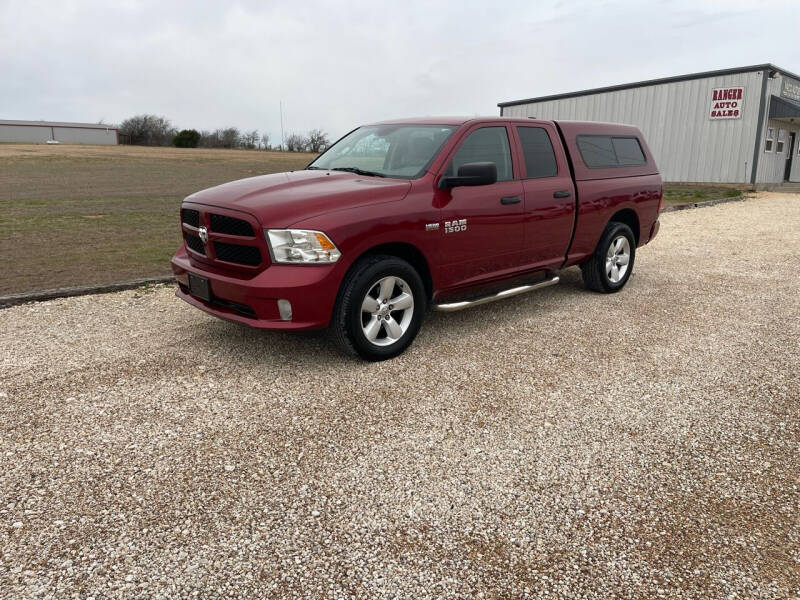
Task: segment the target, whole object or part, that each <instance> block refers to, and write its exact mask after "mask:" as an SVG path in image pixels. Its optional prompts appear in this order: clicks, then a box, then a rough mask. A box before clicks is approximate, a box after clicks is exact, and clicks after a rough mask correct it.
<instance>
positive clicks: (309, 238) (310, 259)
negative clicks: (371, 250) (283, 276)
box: [264, 229, 342, 264]
mask: <svg viewBox="0 0 800 600" xmlns="http://www.w3.org/2000/svg"><path fill="white" fill-rule="evenodd" d="M264 235H265V236H266V237H267V243H268V244H269V251H270V254H272V260H273V261H274V262H276V263H288V264H328V263H335V262H336V261H337V260H339V257H340V256H341V255H342V253H341V252H339V249H338V248H337V247H336V245H335V244H334V243H333V242H332V241H331V240H330V238H328V236H327V235H325V234H324V233H322V232H321V231H310V230H308V229H265V230H264Z"/></svg>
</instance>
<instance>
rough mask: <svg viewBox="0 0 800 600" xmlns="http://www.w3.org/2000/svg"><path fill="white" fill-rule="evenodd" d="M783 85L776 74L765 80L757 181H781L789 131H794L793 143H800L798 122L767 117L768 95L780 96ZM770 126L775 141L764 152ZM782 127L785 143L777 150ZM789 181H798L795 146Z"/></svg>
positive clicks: (799, 171)
mask: <svg viewBox="0 0 800 600" xmlns="http://www.w3.org/2000/svg"><path fill="white" fill-rule="evenodd" d="M782 87H783V77H782V76H780V75H779V76H778V77H775V78H774V79H770V80H768V81H767V103H768V104H767V110H766V111H765V114H764V127H763V129H762V133H761V140H760V141H759V148H758V152H759V159H758V175H757V180H756V181H757V182H758V183H780V182H782V181H783V176H784V173H785V170H786V156H787V153H788V152H789V132H791V131H794V132H795V136H796V137H797V141H795V144H797V145H800V124H797V123H786V122H784V121H774V120H770V119H769V98H770V96H773V95H775V96H780V95H781V88H782ZM768 127H772V128H773V129H774V130H775V141H774V142H773V145H772V148H773V149H772V152H766V151H765V148H766V140H767V128H768ZM781 129H783V130H784V131H785V132H786V143H785V145H784V148H783V152H780V153H779V152H778V151H777V145H778V132H779V131H780V130H781ZM790 181H800V156H798V155H797V146H795V149H794V156H793V157H792V174H791V177H790Z"/></svg>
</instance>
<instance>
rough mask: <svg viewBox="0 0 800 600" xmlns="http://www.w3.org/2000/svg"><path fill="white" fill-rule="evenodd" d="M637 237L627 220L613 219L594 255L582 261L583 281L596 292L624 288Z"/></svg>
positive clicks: (631, 268)
mask: <svg viewBox="0 0 800 600" xmlns="http://www.w3.org/2000/svg"><path fill="white" fill-rule="evenodd" d="M635 257H636V240H635V238H634V237H633V231H631V228H630V227H628V226H627V225H626V224H625V223H618V222H616V221H611V222H610V223H609V224H608V225H607V226H606V229H605V231H604V232H603V235H602V236H601V237H600V241H599V242H598V243H597V248H595V251H594V253H593V254H592V257H591V258H590V259H589V260H588V261H587V262H586V263H584V264H583V265H581V273H582V274H583V283H584V285H585V286H586V287H587V288H588V289H590V290H594V291H595V292H602V293H606V294H609V293H613V292H618V291H619V290H621V289H622V288H623V287H624V286H625V284H626V283H627V282H628V279H629V278H630V276H631V273H632V272H633V261H634V258H635Z"/></svg>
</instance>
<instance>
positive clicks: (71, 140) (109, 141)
mask: <svg viewBox="0 0 800 600" xmlns="http://www.w3.org/2000/svg"><path fill="white" fill-rule="evenodd" d="M52 139H55V140H58V141H59V142H63V143H65V144H101V145H116V144H117V132H116V131H115V130H113V129H90V128H88V127H87V128H81V127H49V126H46V125H0V142H12V143H13V142H17V143H34V144H41V143H43V142H46V141H48V140H52Z"/></svg>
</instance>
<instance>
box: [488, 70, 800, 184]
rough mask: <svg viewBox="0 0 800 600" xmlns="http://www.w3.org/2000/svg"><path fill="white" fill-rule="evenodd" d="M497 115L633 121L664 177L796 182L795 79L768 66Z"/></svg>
mask: <svg viewBox="0 0 800 600" xmlns="http://www.w3.org/2000/svg"><path fill="white" fill-rule="evenodd" d="M498 106H499V107H500V114H501V115H504V116H508V117H536V118H537V119H556V120H557V119H563V120H570V119H575V120H588V121H608V122H614V123H630V124H633V125H636V126H638V127H639V128H640V129H641V130H642V132H643V133H644V135H645V138H646V139H647V143H648V145H649V146H650V149H651V151H652V152H653V155H654V156H655V159H656V162H657V164H658V166H659V169H660V171H661V174H662V176H663V177H664V180H665V181H672V182H693V183H750V184H755V185H758V186H759V187H771V186H775V185H776V184H780V183H782V182H784V181H796V182H800V139H799V138H800V76H798V75H794V74H793V73H790V72H789V71H786V70H785V69H781V68H780V67H776V66H775V65H772V64H764V65H753V66H750V67H739V68H735V69H725V70H721V71H708V72H704V73H693V74H690V75H681V76H679V77H667V78H664V79H653V80H650V81H640V82H637V83H628V84H623V85H615V86H610V87H604V88H597V89H590V90H583V91H579V92H571V93H567V94H556V95H553V96H542V97H540V98H529V99H527V100H516V101H513V102H501V103H500V104H498Z"/></svg>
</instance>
